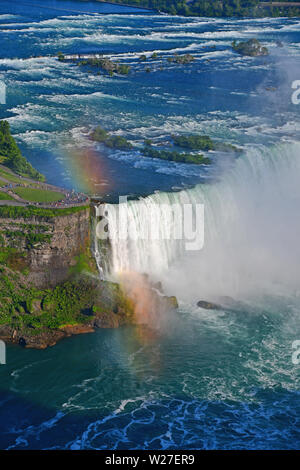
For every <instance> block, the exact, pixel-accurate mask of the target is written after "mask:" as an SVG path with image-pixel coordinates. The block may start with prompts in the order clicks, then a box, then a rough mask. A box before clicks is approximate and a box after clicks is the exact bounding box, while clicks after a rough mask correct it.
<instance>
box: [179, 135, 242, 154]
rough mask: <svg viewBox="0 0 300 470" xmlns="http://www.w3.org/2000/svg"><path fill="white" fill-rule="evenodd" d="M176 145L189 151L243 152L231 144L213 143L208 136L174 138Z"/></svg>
mask: <svg viewBox="0 0 300 470" xmlns="http://www.w3.org/2000/svg"><path fill="white" fill-rule="evenodd" d="M172 139H173V142H174V144H175V145H177V146H178V147H181V148H185V149H189V150H203V151H208V150H219V151H221V152H237V153H239V152H241V151H242V150H241V149H239V148H238V147H235V146H234V145H231V144H225V143H221V142H213V140H212V139H211V138H210V137H209V136H207V135H186V136H179V135H173V136H172Z"/></svg>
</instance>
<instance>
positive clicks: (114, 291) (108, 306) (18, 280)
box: [0, 267, 133, 345]
mask: <svg viewBox="0 0 300 470" xmlns="http://www.w3.org/2000/svg"><path fill="white" fill-rule="evenodd" d="M116 312H118V314H119V315H121V316H122V317H123V318H126V317H131V316H132V314H133V308H132V304H131V303H130V301H129V300H128V299H127V297H126V296H125V295H124V294H123V292H122V290H121V289H120V287H119V286H118V285H117V284H113V283H110V282H102V283H101V285H100V284H99V282H98V281H93V280H89V279H82V278H81V279H80V280H76V279H71V280H69V281H66V282H64V283H62V284H60V285H58V286H57V287H55V288H54V289H36V288H34V287H33V286H31V285H30V284H28V283H27V282H26V280H25V278H24V277H23V276H21V275H20V274H18V273H13V272H12V271H11V270H10V269H8V268H6V267H0V328H1V327H3V326H5V327H7V328H9V331H10V335H11V334H12V332H13V331H16V332H18V334H19V335H24V336H25V337H26V338H27V339H28V338H37V337H38V336H39V335H41V336H40V338H41V341H40V342H39V341H37V343H36V344H43V343H44V344H45V337H44V338H43V336H42V335H43V334H44V335H45V334H46V335H47V333H49V331H51V330H58V329H62V328H64V327H66V326H72V325H73V326H74V325H86V324H93V321H94V320H95V318H96V316H97V314H99V313H100V315H101V314H104V315H106V316H108V317H109V316H110V317H112V319H113V317H115V314H116ZM2 331H3V330H2ZM34 341H36V340H34ZM46 345H47V342H46Z"/></svg>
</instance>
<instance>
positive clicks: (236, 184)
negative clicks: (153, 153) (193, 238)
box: [98, 143, 300, 301]
mask: <svg viewBox="0 0 300 470" xmlns="http://www.w3.org/2000/svg"><path fill="white" fill-rule="evenodd" d="M299 182H300V144H298V143H284V144H282V143H281V144H278V145H276V146H274V147H272V148H266V147H263V146H257V147H256V148H251V149H249V150H247V152H246V154H245V155H244V156H243V157H240V158H238V159H237V160H236V162H235V164H234V165H233V166H232V167H230V168H227V169H226V170H225V171H224V174H223V175H222V181H220V182H215V183H213V184H199V185H197V186H195V187H194V188H193V189H188V190H184V191H180V192H173V193H163V192H159V193H156V194H153V195H151V196H148V197H146V198H143V199H140V200H136V201H128V203H127V204H128V209H127V211H128V221H129V225H130V227H131V230H134V231H135V233H136V234H138V235H139V234H141V233H142V232H143V233H144V231H145V230H146V233H147V230H149V231H151V228H153V225H155V226H156V224H157V226H156V229H157V230H158V232H159V234H160V239H158V240H149V239H148V240H147V239H139V238H138V239H137V240H130V239H127V240H120V239H119V238H118V231H120V230H121V231H122V230H126V229H125V228H124V227H120V226H118V224H116V222H115V220H114V218H113V217H110V210H109V209H110V208H111V207H112V206H111V205H109V204H107V205H105V206H104V208H105V211H106V212H107V220H108V230H109V244H110V247H109V250H110V255H109V267H108V266H107V265H106V266H105V265H104V264H103V262H101V259H100V258H101V256H100V255H99V256H98V264H99V267H101V268H100V269H102V270H104V271H105V272H106V276H107V275H110V276H111V277H114V276H116V275H117V273H119V272H120V271H121V272H124V271H135V272H139V273H147V274H149V275H150V276H151V277H152V278H153V279H154V280H160V281H162V282H163V284H164V287H165V289H166V290H167V292H170V293H173V294H176V295H178V296H179V298H182V299H184V300H188V301H190V300H191V299H197V298H199V296H200V297H202V298H217V296H220V295H228V296H232V297H235V298H239V299H243V298H244V299H246V298H248V299H249V297H253V296H258V295H260V294H263V295H265V294H267V295H295V294H296V295H297V293H298V288H299V286H298V284H299V279H300V262H299V261H300V244H299V234H300V230H299V229H300V220H299V217H298V213H299V207H300V184H299ZM172 204H177V205H178V204H179V205H181V206H182V205H183V204H192V206H193V207H196V205H197V204H204V214H205V218H204V221H205V230H204V234H205V236H204V247H203V249H201V250H198V251H186V250H185V240H174V239H168V238H166V237H163V235H164V234H165V233H166V232H168V230H170V227H172V228H173V229H176V224H180V223H181V222H182V220H181V218H180V217H178V214H177V215H176V214H175V215H174V214H172V212H170V211H169V212H168V211H166V207H167V206H171V205H172ZM114 208H116V206H114ZM116 209H117V210H118V211H119V210H120V206H119V207H117V208H116ZM151 211H152V212H151ZM150 213H151V214H152V216H151V217H150V216H149V214H150ZM153 214H154V216H153ZM100 252H101V249H99V253H100ZM102 261H103V260H102Z"/></svg>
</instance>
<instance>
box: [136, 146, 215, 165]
mask: <svg viewBox="0 0 300 470" xmlns="http://www.w3.org/2000/svg"><path fill="white" fill-rule="evenodd" d="M142 154H143V155H144V156H145V157H150V158H160V159H162V160H168V161H172V162H179V163H193V164H196V165H204V164H205V165H208V164H210V163H211V160H210V158H207V157H203V155H197V154H192V153H180V152H176V150H156V149H154V148H153V147H152V146H151V145H147V146H145V147H144V148H143V150H142Z"/></svg>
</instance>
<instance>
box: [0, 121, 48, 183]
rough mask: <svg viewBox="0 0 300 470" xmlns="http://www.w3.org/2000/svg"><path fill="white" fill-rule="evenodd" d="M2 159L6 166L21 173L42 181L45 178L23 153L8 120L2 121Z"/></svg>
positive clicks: (0, 155) (0, 129)
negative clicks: (11, 131) (12, 133)
mask: <svg viewBox="0 0 300 470" xmlns="http://www.w3.org/2000/svg"><path fill="white" fill-rule="evenodd" d="M0 160H1V161H2V162H4V164H5V166H7V167H8V168H10V169H12V170H13V171H15V172H16V173H18V174H19V175H22V176H27V177H30V178H33V179H36V180H40V181H43V180H44V179H45V178H44V176H43V175H41V173H39V172H38V171H37V170H35V169H34V168H33V167H32V166H31V164H30V163H29V162H28V161H27V160H26V158H25V157H23V155H22V154H21V151H20V149H19V147H18V146H17V144H16V141H15V139H14V138H13V136H12V135H11V133H10V127H9V123H8V122H7V121H0Z"/></svg>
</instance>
